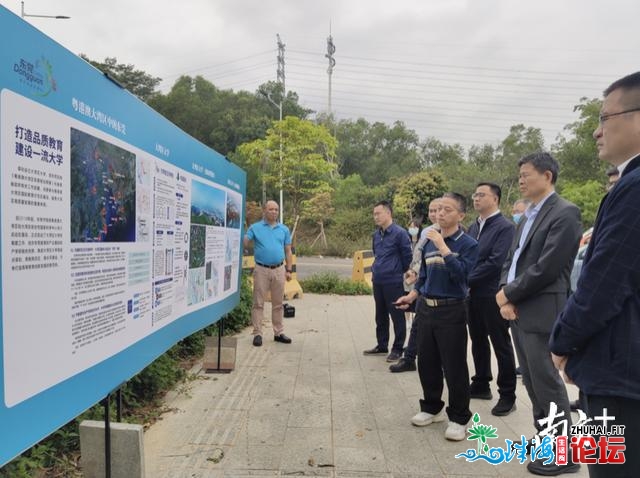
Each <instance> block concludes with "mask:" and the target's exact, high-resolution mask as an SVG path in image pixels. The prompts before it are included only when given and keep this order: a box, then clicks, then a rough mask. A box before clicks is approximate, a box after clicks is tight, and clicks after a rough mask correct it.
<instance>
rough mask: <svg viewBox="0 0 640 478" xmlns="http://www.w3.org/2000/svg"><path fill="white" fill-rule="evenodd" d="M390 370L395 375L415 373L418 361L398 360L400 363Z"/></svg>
mask: <svg viewBox="0 0 640 478" xmlns="http://www.w3.org/2000/svg"><path fill="white" fill-rule="evenodd" d="M389 370H391V371H392V372H393V373H400V372H413V371H415V370H416V361H415V360H408V359H405V358H402V359H400V360H398V363H394V364H393V365H390V366H389Z"/></svg>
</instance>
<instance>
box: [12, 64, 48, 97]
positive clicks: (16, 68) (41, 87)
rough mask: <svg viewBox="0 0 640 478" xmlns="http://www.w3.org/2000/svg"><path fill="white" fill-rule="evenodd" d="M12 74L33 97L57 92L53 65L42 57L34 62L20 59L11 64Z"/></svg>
mask: <svg viewBox="0 0 640 478" xmlns="http://www.w3.org/2000/svg"><path fill="white" fill-rule="evenodd" d="M13 72H14V73H15V74H16V75H18V77H19V79H20V80H19V81H20V83H22V84H23V85H25V86H26V87H27V88H29V89H30V90H31V93H32V94H33V95H34V96H47V95H49V94H50V93H51V92H53V91H57V85H56V80H55V78H54V77H53V65H51V62H49V60H47V59H46V58H45V57H44V56H42V57H40V58H39V59H37V60H35V61H29V60H26V59H24V58H20V60H18V61H16V62H15V63H14V64H13Z"/></svg>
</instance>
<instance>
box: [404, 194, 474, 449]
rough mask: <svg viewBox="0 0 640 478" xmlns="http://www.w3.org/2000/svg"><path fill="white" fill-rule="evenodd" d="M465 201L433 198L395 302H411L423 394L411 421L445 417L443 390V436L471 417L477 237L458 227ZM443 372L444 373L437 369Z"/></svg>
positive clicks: (460, 433) (453, 436)
mask: <svg viewBox="0 0 640 478" xmlns="http://www.w3.org/2000/svg"><path fill="white" fill-rule="evenodd" d="M465 203H466V201H465V199H464V196H461V195H460V194H457V193H446V194H444V196H442V199H441V200H440V202H439V203H438V225H439V226H440V231H438V230H436V229H435V228H433V229H431V230H429V232H428V233H427V237H428V238H429V241H428V242H427V243H426V244H425V245H424V248H423V249H422V267H421V268H420V275H419V276H418V280H417V281H416V284H415V288H414V289H413V290H412V291H411V292H409V293H408V294H407V295H405V296H403V297H401V298H400V299H398V301H397V302H396V305H397V306H398V308H400V309H404V308H407V307H408V305H409V304H411V303H412V302H414V301H415V300H417V301H418V303H417V304H416V317H415V319H414V320H415V321H416V324H417V327H418V374H419V375H420V384H421V385H422V393H423V397H424V398H423V399H422V400H420V412H419V413H418V414H417V415H415V416H414V417H413V418H412V419H411V423H413V424H414V425H415V426H418V427H424V426H427V425H430V424H432V423H434V422H441V421H443V420H444V418H445V416H444V415H445V413H444V412H445V409H444V402H443V401H442V391H443V389H444V380H443V379H444V378H446V380H447V388H448V390H449V406H448V407H447V408H446V413H447V415H448V417H449V424H448V426H447V429H446V431H445V434H444V436H445V438H446V439H447V440H454V441H460V440H464V439H465V436H466V430H467V426H468V423H469V420H470V419H471V411H470V410H469V400H470V399H469V369H468V367H467V298H468V293H469V286H468V276H469V272H470V271H471V270H472V269H473V267H474V265H475V263H476V259H477V257H478V243H477V242H476V241H475V239H473V238H471V237H470V236H468V235H467V234H465V233H464V231H463V230H462V228H461V227H460V222H461V221H462V219H463V218H464V215H465V209H466V204H465ZM443 372H444V375H443Z"/></svg>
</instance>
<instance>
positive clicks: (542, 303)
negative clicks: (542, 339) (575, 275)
mask: <svg viewBox="0 0 640 478" xmlns="http://www.w3.org/2000/svg"><path fill="white" fill-rule="evenodd" d="M524 223H525V221H524V220H523V221H521V222H520V224H518V228H517V229H516V234H515V237H514V239H513V243H512V244H511V248H510V250H509V253H508V255H507V259H506V261H505V263H504V266H503V268H502V277H501V279H500V283H501V286H504V293H505V295H506V296H507V299H509V301H510V302H511V303H513V304H514V305H515V306H516V309H517V313H518V326H519V327H520V328H521V329H522V330H523V331H525V332H531V333H546V334H548V333H550V332H551V328H552V326H553V323H554V321H555V320H556V317H557V316H558V314H559V313H560V311H562V308H563V307H564V304H565V302H566V301H567V297H568V295H569V290H570V287H571V284H570V276H571V268H572V267H573V261H574V259H575V256H576V253H577V252H578V246H579V242H580V237H581V234H582V225H581V223H580V210H579V209H578V208H577V207H576V206H575V205H574V204H572V203H570V202H569V201H566V200H564V199H562V198H561V197H560V196H558V194H557V193H556V194H553V195H552V196H550V197H549V198H548V199H547V200H546V201H545V203H544V204H543V205H542V209H541V210H540V212H539V213H538V215H537V216H536V218H535V220H534V222H533V226H532V227H531V230H530V231H529V235H528V236H527V238H526V239H525V243H524V244H523V246H522V252H521V253H520V256H519V258H518V263H517V264H516V277H515V279H514V280H513V281H512V282H511V283H509V284H507V283H506V282H507V275H508V273H509V268H510V267H511V262H512V260H513V254H514V252H515V250H516V249H517V247H518V244H519V242H520V236H521V235H522V229H523V228H524Z"/></svg>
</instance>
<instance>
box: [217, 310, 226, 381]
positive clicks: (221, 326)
mask: <svg viewBox="0 0 640 478" xmlns="http://www.w3.org/2000/svg"><path fill="white" fill-rule="evenodd" d="M223 334H224V319H220V320H219V321H218V368H217V371H218V372H219V371H220V359H221V358H222V357H221V354H222V335H223Z"/></svg>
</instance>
